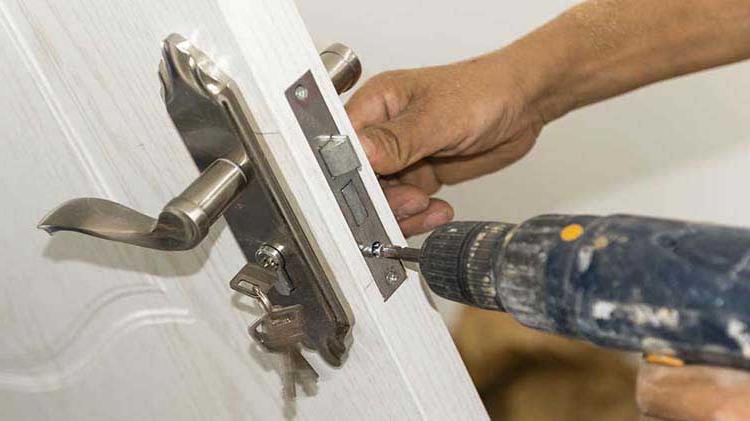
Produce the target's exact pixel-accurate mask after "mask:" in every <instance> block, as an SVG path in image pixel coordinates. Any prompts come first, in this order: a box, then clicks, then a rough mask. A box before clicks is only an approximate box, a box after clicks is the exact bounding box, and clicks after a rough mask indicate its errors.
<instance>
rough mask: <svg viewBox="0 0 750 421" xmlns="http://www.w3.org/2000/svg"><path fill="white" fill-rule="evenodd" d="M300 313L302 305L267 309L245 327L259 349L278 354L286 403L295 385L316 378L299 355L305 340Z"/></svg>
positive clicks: (291, 395) (308, 365)
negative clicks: (281, 360)
mask: <svg viewBox="0 0 750 421" xmlns="http://www.w3.org/2000/svg"><path fill="white" fill-rule="evenodd" d="M264 296H265V294H263V293H262V292H261V293H260V298H259V300H263V297H264ZM266 298H267V297H266ZM264 308H265V306H264ZM301 310H302V306H299V305H295V306H290V307H278V306H271V307H270V309H269V311H268V312H267V313H266V314H265V315H263V317H261V318H260V319H258V320H257V321H256V322H255V323H253V324H252V325H250V327H249V328H248V333H250V336H252V337H253V339H255V341H256V342H257V343H258V344H260V345H261V346H262V347H263V348H265V349H266V350H267V351H269V352H272V353H277V354H281V355H282V357H283V366H282V383H283V396H284V399H287V400H293V399H294V398H295V397H296V395H297V391H296V389H297V388H296V385H297V383H300V384H303V385H305V384H311V383H314V382H316V381H317V379H318V373H317V372H316V371H315V369H314V368H313V367H312V366H311V365H310V364H309V363H308V362H307V360H306V359H305V357H304V356H303V355H302V353H301V352H300V350H301V346H302V344H303V343H304V342H305V341H306V337H305V333H304V320H303V318H302V312H301Z"/></svg>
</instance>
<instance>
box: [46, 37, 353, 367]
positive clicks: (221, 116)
mask: <svg viewBox="0 0 750 421" xmlns="http://www.w3.org/2000/svg"><path fill="white" fill-rule="evenodd" d="M162 52H163V59H162V61H161V63H160V66H159V77H160V79H161V82H162V88H163V89H162V94H163V98H164V102H165V104H166V107H167V112H168V113H169V116H170V117H171V119H172V121H173V122H174V125H175V128H176V129H177V131H178V132H179V133H180V136H181V138H182V140H183V142H184V143H185V146H186V147H187V149H188V151H189V152H190V154H191V155H192V157H193V160H194V161H195V163H196V165H197V166H198V168H199V169H200V170H201V171H202V173H201V175H200V176H199V177H198V178H197V179H196V180H195V181H193V183H191V184H190V186H188V188H187V189H185V190H184V191H183V192H182V193H180V194H179V195H178V196H177V197H175V198H174V199H172V200H170V201H169V202H167V204H166V205H165V206H164V208H163V209H162V211H161V213H160V214H159V216H158V217H157V218H152V217H150V216H147V215H144V214H142V213H141V212H138V211H136V210H133V209H131V208H128V207H126V206H123V205H121V204H119V203H116V202H113V201H110V200H105V199H99V198H77V199H73V200H70V201H68V202H65V203H63V204H62V205H60V206H59V207H57V208H56V209H54V210H53V211H52V212H50V213H49V214H48V215H47V216H46V217H45V218H44V219H43V220H42V222H41V223H40V224H39V227H40V228H42V229H44V230H46V231H47V232H49V233H50V234H52V233H55V232H58V231H75V232H79V233H83V234H87V235H91V236H95V237H100V238H103V239H107V240H112V241H118V242H122V243H128V244H133V245H136V246H141V247H147V248H152V249H159V250H187V249H191V248H193V247H195V246H197V245H198V244H199V243H200V242H201V241H202V240H203V239H204V238H205V237H206V235H207V233H208V230H209V228H210V226H211V225H212V224H213V223H214V222H216V220H217V219H218V218H219V217H220V216H224V217H225V218H226V221H227V225H228V226H229V229H230V230H231V231H232V233H233V235H234V237H235V239H236V240H237V242H238V244H239V246H240V249H241V250H242V252H243V254H244V255H245V258H246V259H247V261H248V262H250V263H248V264H247V265H246V266H245V267H244V268H243V269H242V270H241V271H240V274H239V275H238V276H241V277H242V279H254V280H255V281H257V282H260V281H264V282H271V285H273V288H271V289H269V290H267V291H263V294H264V296H265V297H267V300H268V301H269V302H270V303H273V305H274V307H273V308H274V309H275V308H276V306H278V307H280V308H292V307H293V308H298V311H299V314H298V317H299V320H304V325H303V326H302V330H303V332H302V333H303V334H304V341H303V342H304V344H305V346H308V347H310V348H313V349H316V350H317V351H318V352H319V353H320V355H321V356H322V357H323V358H324V359H325V360H326V361H327V362H328V363H330V364H332V365H334V366H339V365H341V364H342V362H343V358H344V355H345V352H346V350H347V348H348V345H349V339H350V338H349V332H350V330H351V325H352V317H351V314H350V311H349V309H348V308H347V307H346V304H345V301H344V300H343V298H342V297H340V296H339V295H338V294H337V292H336V288H335V287H334V286H333V284H332V283H331V280H330V279H329V277H328V275H327V274H326V273H325V271H324V270H323V268H322V265H321V263H320V261H319V260H318V257H317V256H316V254H315V252H314V250H313V248H312V246H311V244H310V241H309V240H308V239H307V238H306V236H305V234H304V232H303V230H302V226H301V224H300V221H299V220H298V219H297V217H296V215H295V214H294V212H293V210H292V207H291V206H290V203H289V201H288V200H287V198H286V197H285V194H284V191H283V190H282V188H281V185H280V183H279V181H278V180H277V179H276V177H275V175H274V172H273V171H272V169H271V166H270V165H269V163H268V161H267V159H266V157H265V155H264V154H263V151H262V149H261V141H262V136H263V135H262V134H261V133H260V130H258V129H257V125H256V124H255V122H254V120H253V116H252V112H251V108H250V107H248V105H247V104H246V103H245V100H244V99H243V96H242V93H241V92H240V90H239V88H238V86H237V85H236V84H235V82H234V81H233V80H232V79H231V78H230V77H229V76H228V75H227V74H225V73H224V72H223V71H222V70H221V69H219V67H218V66H217V65H216V64H215V62H214V61H213V60H212V59H211V58H210V57H209V56H207V55H206V54H205V53H203V52H202V51H201V50H199V49H197V48H196V47H195V46H194V45H193V44H192V43H191V42H190V41H188V40H186V39H185V38H184V37H182V36H180V35H177V34H172V35H170V36H168V37H167V38H166V39H165V40H164V42H163V51H162ZM321 59H322V60H323V62H324V63H325V65H326V68H327V69H328V71H329V76H330V77H331V78H332V80H333V82H334V86H335V87H336V89H337V91H338V92H339V93H341V92H343V91H344V90H346V89H349V88H351V86H353V85H354V83H356V81H357V79H358V78H359V75H360V73H361V67H360V65H359V60H358V59H357V57H356V56H355V55H354V54H353V53H352V52H351V50H349V49H348V48H346V47H344V46H342V45H341V44H336V45H334V46H333V47H331V48H329V49H326V50H325V51H324V52H323V53H322V54H321ZM231 286H232V288H233V289H235V290H237V291H238V292H242V293H245V294H247V293H248V291H246V290H244V289H242V288H241V287H240V285H239V284H237V282H236V281H235V282H233V283H232V284H231ZM295 306H296V307H295ZM302 333H300V334H302Z"/></svg>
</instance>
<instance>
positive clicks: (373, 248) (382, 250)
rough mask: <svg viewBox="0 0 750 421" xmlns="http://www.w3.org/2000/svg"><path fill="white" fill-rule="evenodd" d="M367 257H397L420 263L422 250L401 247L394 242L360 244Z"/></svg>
mask: <svg viewBox="0 0 750 421" xmlns="http://www.w3.org/2000/svg"><path fill="white" fill-rule="evenodd" d="M360 250H362V254H363V255H364V256H365V257H376V258H386V259H397V260H402V261H404V262H415V263H419V255H420V254H421V252H422V250H420V249H418V248H413V247H401V246H396V245H393V244H381V243H378V242H376V243H373V244H372V245H370V246H360Z"/></svg>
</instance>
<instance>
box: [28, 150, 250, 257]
mask: <svg viewBox="0 0 750 421" xmlns="http://www.w3.org/2000/svg"><path fill="white" fill-rule="evenodd" d="M247 182H248V179H247V175H246V174H245V173H244V172H243V171H242V169H241V168H240V167H239V165H237V164H236V163H234V162H232V161H230V160H229V159H218V160H216V161H214V163H213V164H211V166H209V167H208V168H206V171H204V172H203V174H201V175H200V177H198V178H197V179H196V180H195V181H194V182H193V183H192V184H190V186H188V188H187V189H185V191H183V192H182V193H180V195H179V196H177V197H175V198H174V199H172V200H170V201H169V202H167V204H166V205H165V206H164V209H162V211H161V213H160V214H159V217H158V219H154V218H152V217H150V216H147V215H144V214H142V213H140V212H138V211H136V210H133V209H131V208H128V207H126V206H123V205H121V204H119V203H116V202H112V201H110V200H106V199H97V198H91V197H85V198H77V199H73V200H70V201H67V202H65V203H63V204H62V205H60V206H58V207H57V208H56V209H54V210H53V211H52V212H50V213H49V214H48V215H47V216H45V217H44V219H43V220H42V222H41V223H40V224H39V228H41V229H44V230H45V231H47V232H48V233H50V234H53V233H55V232H56V231H76V232H80V233H83V234H88V235H92V236H94V237H99V238H103V239H105V240H113V241H119V242H122V243H128V244H134V245H137V246H141V247H147V248H152V249H158V250H188V249H191V248H193V247H195V246H196V245H198V244H199V243H200V242H201V240H203V238H205V236H206V235H207V234H208V229H209V227H210V226H211V225H212V224H213V223H214V222H215V221H216V220H217V219H218V218H219V217H220V216H221V214H222V213H223V212H224V210H225V209H226V208H227V206H228V205H229V204H230V203H231V201H232V199H234V198H235V197H236V196H237V194H238V193H239V192H240V191H242V189H243V188H244V187H245V186H246V185H247Z"/></svg>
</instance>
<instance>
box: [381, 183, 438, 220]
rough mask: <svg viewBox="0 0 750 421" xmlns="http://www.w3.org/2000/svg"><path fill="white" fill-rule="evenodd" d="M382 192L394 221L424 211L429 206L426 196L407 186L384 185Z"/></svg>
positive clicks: (418, 190) (428, 199) (420, 191)
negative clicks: (394, 217)
mask: <svg viewBox="0 0 750 421" xmlns="http://www.w3.org/2000/svg"><path fill="white" fill-rule="evenodd" d="M383 192H384V193H385V198H386V199H388V204H389V205H390V207H391V209H392V210H393V214H394V215H395V216H396V220H399V221H400V220H403V219H406V218H408V217H410V216H413V215H416V214H418V213H421V212H424V211H426V210H427V207H428V206H429V205H430V198H429V196H427V194H425V193H424V192H423V191H422V190H420V189H418V188H416V187H414V186H410V185H407V184H398V183H397V184H395V185H387V184H386V185H385V186H384V188H383Z"/></svg>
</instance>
